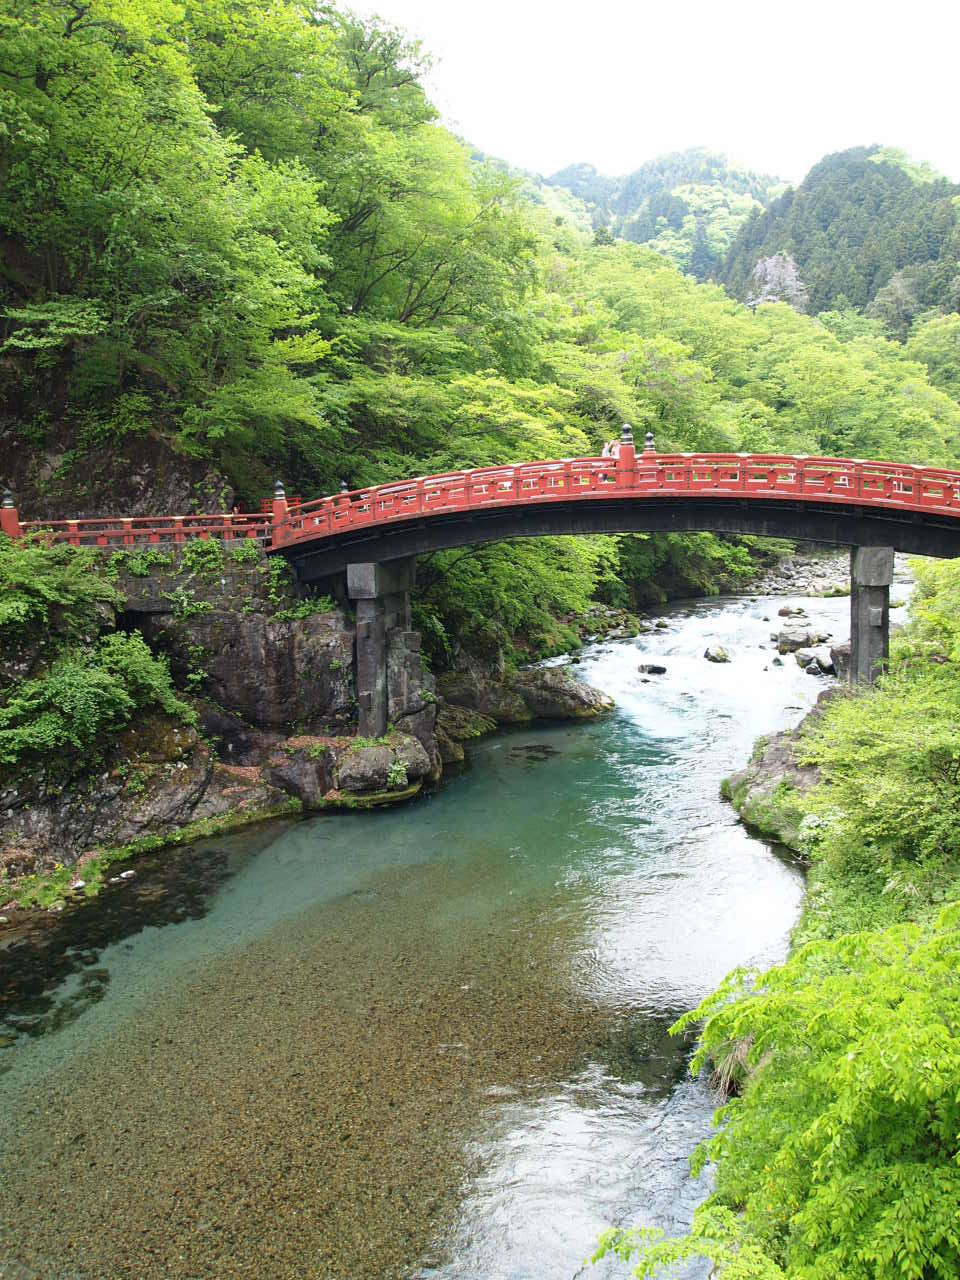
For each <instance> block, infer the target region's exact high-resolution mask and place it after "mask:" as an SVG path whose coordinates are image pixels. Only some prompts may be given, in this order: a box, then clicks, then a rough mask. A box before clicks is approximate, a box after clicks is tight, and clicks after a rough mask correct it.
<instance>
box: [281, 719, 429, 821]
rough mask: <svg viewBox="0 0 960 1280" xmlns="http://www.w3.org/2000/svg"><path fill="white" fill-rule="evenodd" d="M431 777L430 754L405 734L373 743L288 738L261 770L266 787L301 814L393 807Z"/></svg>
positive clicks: (393, 735)
mask: <svg viewBox="0 0 960 1280" xmlns="http://www.w3.org/2000/svg"><path fill="white" fill-rule="evenodd" d="M431 776H432V764H431V760H430V757H429V755H428V754H427V752H426V751H425V749H424V748H423V746H422V745H421V744H420V742H419V741H418V740H417V739H416V738H414V737H413V736H412V735H411V734H408V733H390V734H387V735H386V736H385V737H384V738H382V739H379V740H378V741H376V742H371V741H369V740H368V739H364V738H305V737H299V738H291V739H289V740H288V741H286V742H284V743H283V744H281V748H280V750H278V751H275V752H274V753H273V754H272V755H271V757H270V759H269V761H268V762H267V765H266V767H265V768H264V777H265V778H266V779H267V780H268V781H269V782H270V783H271V785H273V786H275V787H279V788H280V789H281V790H283V791H286V792H287V793H288V794H289V795H291V796H293V797H295V798H296V799H297V800H299V801H300V803H301V805H302V806H303V808H304V809H306V810H312V809H328V808H350V809H354V808H369V807H370V806H371V805H374V804H376V805H381V804H395V803H396V802H397V801H398V800H406V799H409V797H410V796H413V795H416V793H417V792H418V791H419V790H420V788H421V786H422V785H423V783H424V781H426V780H427V779H428V778H430V777H431Z"/></svg>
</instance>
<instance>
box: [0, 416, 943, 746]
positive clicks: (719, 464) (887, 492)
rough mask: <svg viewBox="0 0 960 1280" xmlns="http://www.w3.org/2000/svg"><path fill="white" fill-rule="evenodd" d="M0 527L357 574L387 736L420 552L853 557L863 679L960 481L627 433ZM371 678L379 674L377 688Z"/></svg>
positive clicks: (369, 719)
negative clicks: (472, 463) (563, 448)
mask: <svg viewBox="0 0 960 1280" xmlns="http://www.w3.org/2000/svg"><path fill="white" fill-rule="evenodd" d="M0 529H2V531H3V532H4V533H7V534H9V535H10V536H12V537H18V536H21V535H22V534H25V533H38V532H41V531H42V532H43V533H44V534H45V536H47V537H49V538H51V539H53V540H55V541H60V542H68V543H71V544H73V545H76V546H98V547H106V548H123V547H136V546H143V545H152V544H157V543H166V544H171V543H172V544H177V543H182V542H185V541H187V540H188V539H192V538H222V539H224V540H227V541H229V540H231V539H234V538H256V539H258V540H259V541H260V542H261V543H263V545H264V546H265V548H266V550H267V551H269V552H277V553H280V554H282V555H284V556H285V557H286V558H287V559H289V560H290V561H291V562H292V563H293V565H294V567H295V568H296V570H297V573H298V575H299V577H300V578H301V580H303V581H312V580H316V579H319V578H324V577H328V576H330V575H332V574H338V573H342V572H343V571H344V570H345V569H346V570H347V577H348V588H349V591H350V595H351V597H352V598H353V599H355V600H356V601H357V602H358V605H357V622H358V645H357V688H358V698H359V700H360V706H361V731H362V732H371V733H374V734H376V733H381V732H383V725H385V724H386V710H385V708H386V700H387V694H386V692H385V690H384V688H383V687H382V686H383V685H384V681H385V675H384V671H385V658H384V654H385V640H384V636H385V634H386V632H387V631H388V630H389V628H390V627H391V626H399V627H404V626H405V627H407V628H409V625H410V621H409V591H410V588H411V587H412V585H413V574H414V566H415V557H416V556H417V554H418V553H422V552H426V551H435V550H440V549H443V548H448V547H455V546H463V545H467V544H473V543H481V542H491V541H496V540H499V539H502V538H517V537H537V536H542V535H548V534H550V535H556V534H589V533H631V532H671V533H674V532H691V531H698V530H710V531H713V532H717V533H725V534H760V535H766V536H773V537H786V538H794V539H808V540H812V541H819V542H828V543H834V544H844V543H845V544H848V545H850V546H851V547H852V548H854V554H853V558H852V562H851V568H852V592H851V640H852V653H853V659H852V678H853V679H871V678H872V676H873V674H874V671H875V669H876V664H877V662H878V661H879V660H881V659H882V658H884V657H885V656H886V652H887V634H888V607H889V599H888V595H889V592H888V588H889V583H890V580H891V577H892V566H893V549H894V548H896V549H898V550H902V551H907V552H911V553H913V554H918V555H932V556H948V557H953V556H960V471H946V470H942V469H939V468H934V467H915V466H909V465H906V464H902V463H892V462H863V461H857V460H853V459H848V458H811V457H790V456H783V455H769V454H658V453H657V452H656V449H655V448H654V443H653V437H652V436H649V435H648V436H647V438H646V443H645V447H644V449H643V450H642V451H641V452H640V453H637V452H636V451H635V449H634V443H633V436H632V433H631V430H630V428H629V427H624V430H623V435H622V439H621V444H620V453H619V457H618V458H616V459H612V458H574V459H569V460H566V461H558V462H527V463H520V464H518V465H516V466H508V467H481V468H478V469H475V470H471V471H455V472H448V473H446V474H444V475H433V476H424V477H420V478H418V479H415V480H405V481H400V482H398V483H393V484H382V485H376V486H373V487H371V488H366V489H362V490H357V491H354V492H342V493H338V494H334V495H333V496H332V497H326V498H318V499H316V500H315V501H311V502H299V501H296V502H289V503H288V502H287V499H286V497H285V496H284V491H283V486H282V485H281V484H279V483H278V484H277V487H276V491H275V495H274V500H273V505H272V509H271V510H269V511H265V512H261V513H257V514H233V515H223V514H215V515H184V516H148V517H125V516H116V517H108V518H98V519H76V520H53V521H26V522H21V521H20V519H19V517H18V514H17V512H16V510H15V509H14V506H13V498H12V495H10V494H9V493H5V494H4V495H3V507H2V510H0ZM364 672H366V673H367V674H366V675H365V674H364Z"/></svg>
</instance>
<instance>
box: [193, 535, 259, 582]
mask: <svg viewBox="0 0 960 1280" xmlns="http://www.w3.org/2000/svg"><path fill="white" fill-rule="evenodd" d="M258 558H259V557H258ZM177 572H178V573H189V574H191V575H194V576H196V577H198V578H211V577H214V576H216V575H218V574H220V573H222V572H223V548H222V546H221V545H220V543H219V542H218V541H217V539H216V538H194V539H193V541H192V542H187V543H184V546H183V549H182V550H181V552H180V561H179V564H178V566H177Z"/></svg>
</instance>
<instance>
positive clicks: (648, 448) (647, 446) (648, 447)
mask: <svg viewBox="0 0 960 1280" xmlns="http://www.w3.org/2000/svg"><path fill="white" fill-rule="evenodd" d="M643 452H644V453H656V452H657V445H656V442H655V440H654V438H653V432H652V431H648V432H647V434H646V435H645V436H644V437H643Z"/></svg>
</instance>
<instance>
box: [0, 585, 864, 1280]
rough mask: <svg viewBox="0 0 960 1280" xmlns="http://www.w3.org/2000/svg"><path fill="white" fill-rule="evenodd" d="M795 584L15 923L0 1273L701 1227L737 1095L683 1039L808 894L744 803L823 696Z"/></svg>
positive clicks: (383, 1258) (367, 1277) (463, 1258)
mask: <svg viewBox="0 0 960 1280" xmlns="http://www.w3.org/2000/svg"><path fill="white" fill-rule="evenodd" d="M782 603H783V601H782V600H779V599H778V600H770V599H764V598H759V599H755V600H747V599H727V600H714V601H708V602H697V603H694V604H690V605H683V606H674V607H672V608H670V609H668V610H666V611H665V612H664V615H663V617H664V620H665V622H666V624H667V625H666V627H665V628H664V629H661V630H658V631H656V632H652V633H650V634H647V635H644V636H641V637H639V638H638V639H637V640H636V641H624V642H618V643H609V644H601V645H596V646H592V647H588V648H587V649H586V650H585V652H584V657H583V661H582V663H581V664H580V666H579V667H577V668H575V670H577V671H578V672H579V673H581V674H582V677H583V678H584V679H585V680H587V681H589V682H590V683H592V684H594V685H596V686H598V687H599V688H601V689H604V690H606V691H607V692H609V693H610V694H612V695H613V697H614V698H615V699H616V702H617V710H616V712H615V713H614V714H612V715H610V716H609V717H607V718H605V719H603V720H602V721H598V722H595V723H592V724H587V725H572V726H571V725H542V726H538V727H535V728H525V729H523V730H518V731H515V732H511V733H504V734H501V735H500V736H497V737H494V738H491V739H489V740H487V741H485V742H483V743H481V744H479V745H478V746H477V747H476V749H475V750H474V751H473V753H472V762H471V765H470V767H469V768H468V769H466V770H465V771H463V772H462V773H460V774H458V775H457V776H455V777H452V778H450V779H448V780H446V781H445V782H444V784H443V785H442V786H441V787H440V788H439V789H438V790H437V791H436V792H434V793H433V794H432V795H429V796H426V797H424V798H423V799H421V800H419V801H418V802H416V803H414V804H413V805H410V806H408V807H405V808H403V809H398V810H395V811H390V812H382V813H371V814H350V815H344V816H320V817H317V818H314V819H311V820H308V821H303V822H298V823H280V824H272V825H270V826H268V827H259V828H254V829H250V830H248V831H245V832H241V833H238V834H236V835H234V836H231V837H229V838H223V839H217V840H212V841H209V842H207V843H206V844H204V845H195V846H193V847H192V848H190V849H185V850H179V851H176V852H173V853H166V854H160V855H156V856H154V857H151V858H144V859H140V860H139V861H138V862H136V863H135V864H133V866H134V869H135V871H136V875H135V877H134V878H133V879H130V880H128V881H126V882H124V883H123V884H120V885H115V886H110V887H109V888H108V890H107V891H106V892H105V893H104V894H103V895H102V896H101V898H99V899H97V900H96V901H94V902H92V903H91V904H89V905H86V906H84V907H83V908H82V909H81V910H75V911H68V912H65V913H64V914H63V915H62V916H60V917H50V916H48V917H45V918H44V919H43V921H42V922H41V924H40V925H37V926H32V927H31V928H30V929H28V930H27V931H25V932H15V933H13V934H8V936H7V937H5V938H3V939H0V947H2V949H0V999H2V1000H4V1001H5V1002H6V1003H5V1004H0V1045H3V1048H2V1049H0V1276H2V1277H4V1278H9V1280H27V1278H29V1280H94V1278H97V1280H100V1278H103V1280H120V1278H127V1277H129V1278H131V1280H134V1278H135V1280H154V1278H157V1280H160V1278H161V1277H162V1278H164V1280H166V1278H175V1280H199V1278H200V1277H233V1276H236V1277H257V1278H260V1277H263V1278H264V1280H286V1278H287V1277H298V1278H299V1277H310V1278H318V1280H320V1278H322V1280H394V1278H396V1280H401V1278H404V1280H454V1278H457V1280H461V1278H468V1277H469V1278H474V1277H477V1278H483V1280H528V1278H529V1280H532V1278H533V1277H536V1278H537V1280H573V1277H579V1276H595V1277H597V1280H602V1278H603V1277H607V1278H609V1277H613V1276H617V1275H625V1274H626V1268H624V1267H623V1266H622V1264H617V1263H613V1262H605V1263H604V1264H601V1265H598V1266H596V1267H591V1266H590V1265H588V1264H587V1263H586V1259H587V1258H588V1256H589V1254H590V1253H591V1251H592V1249H593V1247H594V1245H595V1242H596V1239H597V1237H598V1235H599V1233H600V1232H601V1231H602V1230H603V1229H604V1228H605V1227H606V1226H609V1225H613V1224H626V1223H644V1224H652V1225H659V1226H662V1227H665V1228H666V1229H668V1230H679V1229H682V1227H683V1226H684V1224H685V1223H686V1222H687V1221H688V1220H689V1216H690V1214H691V1212H692V1209H693V1206H694V1205H695V1204H696V1203H697V1202H698V1200H699V1199H700V1198H702V1196H703V1195H704V1194H705V1193H706V1190H707V1186H706V1181H705V1180H701V1181H699V1182H697V1181H693V1180H691V1178H690V1177H689V1173H688V1158H689V1156H690V1153H691V1152H692V1150H693V1148H694V1147H695V1146H696V1144H697V1143H698V1141H699V1140H700V1139H701V1138H702V1137H703V1136H705V1135H706V1134H707V1133H708V1132H709V1130H710V1118H711V1115H712V1112H713V1110H714V1108H715V1106H716V1105H717V1099H716V1098H715V1097H714V1096H713V1095H712V1093H711V1090H710V1088H709V1085H708V1084H707V1083H706V1082H703V1081H693V1080H691V1079H690V1077H689V1072H688V1064H689V1058H690V1054H691V1051H692V1046H691V1044H690V1043H689V1042H684V1041H683V1040H677V1039H674V1038H671V1037H669V1036H668V1035H667V1028H668V1026H669V1025H670V1023H671V1022H672V1021H673V1020H674V1019H675V1018H676V1017H677V1016H678V1015H679V1014H680V1013H682V1012H683V1011H684V1010H686V1009H687V1008H689V1007H690V1006H691V1005H693V1004H695V1003H696V1002H697V1001H698V1000H699V999H700V998H701V997H702V996H704V995H705V994H706V993H707V992H708V991H710V990H711V989H712V988H713V987H714V986H715V985H716V984H717V983H718V982H719V981H720V980H721V979H722V978H723V976H724V975H725V974H726V973H727V972H728V970H730V969H731V968H732V967H734V966H735V965H741V964H747V965H749V964H764V963H767V962H771V961H775V960H776V959H778V958H779V957H780V956H782V954H783V953H784V950H785V946H786V940H787V935H788V932H789V930H790V927H791V925H792V924H793V922H794V920H795V918H796V915H797V912H798V909H799V905H800V901H801V896H802V892H803V880H802V875H801V872H800V870H799V868H798V867H797V866H796V865H795V864H794V863H793V862H792V861H791V860H790V859H789V857H787V856H785V855H782V854H781V853H778V852H777V851H775V850H773V849H771V848H770V846H768V845H767V844H765V843H763V842H762V841H760V840H757V839H755V838H753V837H752V836H751V835H749V834H748V833H747V832H746V831H745V830H744V828H743V827H742V826H741V825H739V823H738V822H737V821H736V819H735V816H734V814H733V812H732V811H731V810H730V808H729V806H727V805H726V804H725V803H724V802H723V801H721V799H720V798H719V784H720V780H721V778H722V777H724V776H725V775H726V774H728V773H730V772H731V771H732V770H734V769H736V768H738V767H740V766H742V765H743V764H744V762H745V761H746V759H747V757H748V756H749V753H750V750H751V746H752V744H753V741H754V739H755V738H756V737H757V736H758V735H760V734H762V733H770V732H773V731H776V730H777V729H780V728H784V727H786V726H788V725H790V724H794V723H796V722H797V721H798V720H799V719H800V717H801V715H802V714H803V713H804V712H805V711H806V709H807V708H808V707H809V706H810V705H811V704H812V702H813V701H814V699H815V697H816V695H817V693H818V692H819V691H820V690H821V689H822V688H823V687H824V682H823V681H822V680H818V679H816V678H813V677H811V676H808V675H806V674H804V673H803V672H802V671H801V670H800V668H799V667H797V665H796V664H795V663H794V662H793V660H792V659H789V658H788V659H786V660H785V661H784V664H783V665H782V666H774V665H772V659H773V657H774V656H775V649H774V648H773V646H772V645H771V642H770V633H771V631H773V630H775V629H776V627H777V623H778V621H779V620H778V619H777V617H776V611H777V607H778V606H779V605H780V604H782ZM807 606H808V608H809V609H810V612H811V615H812V618H813V620H814V621H817V622H823V623H825V624H826V626H827V628H828V629H829V630H830V631H831V632H832V633H833V635H834V636H835V637H836V638H838V639H842V638H845V635H846V630H847V616H848V608H849V605H848V602H847V601H846V600H842V599H841V600H817V601H808V602H807ZM708 643H720V644H723V645H725V646H726V648H727V649H728V650H729V652H730V655H731V662H730V663H729V664H726V665H715V664H712V663H710V662H707V661H705V660H704V658H703V652H704V649H705V647H706V645H707V644H708ZM655 660H662V661H663V663H664V665H665V666H666V667H667V674H666V675H663V676H651V677H649V678H644V677H643V676H641V675H640V674H639V673H638V670H637V666H638V663H639V662H642V661H655ZM689 1274H690V1275H692V1276H694V1275H697V1276H702V1275H704V1274H705V1273H704V1272H703V1271H697V1270H696V1268H694V1269H692V1270H691V1271H690V1272H689Z"/></svg>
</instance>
